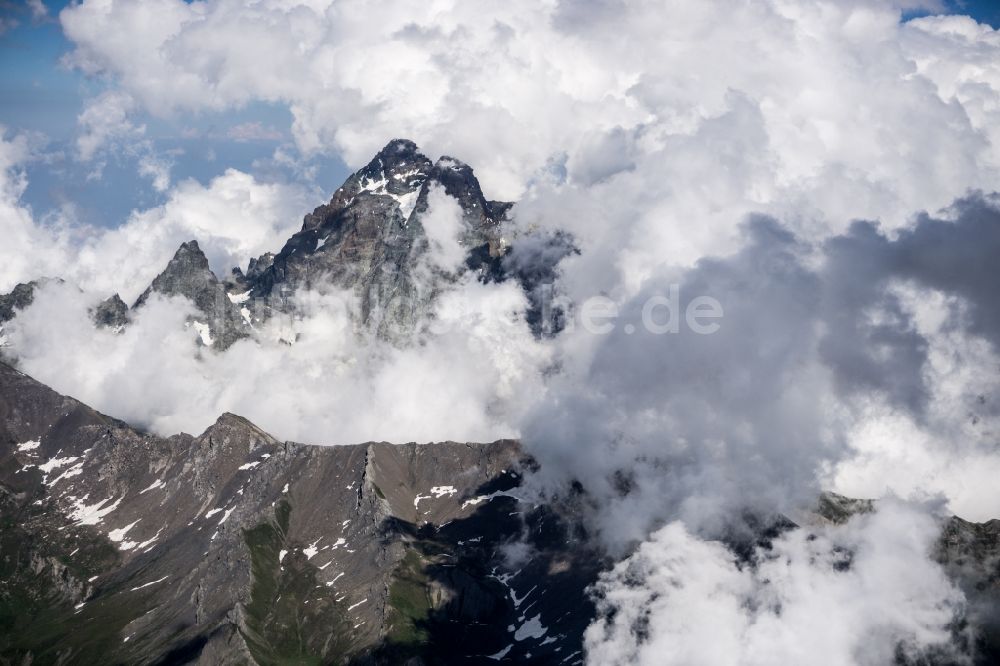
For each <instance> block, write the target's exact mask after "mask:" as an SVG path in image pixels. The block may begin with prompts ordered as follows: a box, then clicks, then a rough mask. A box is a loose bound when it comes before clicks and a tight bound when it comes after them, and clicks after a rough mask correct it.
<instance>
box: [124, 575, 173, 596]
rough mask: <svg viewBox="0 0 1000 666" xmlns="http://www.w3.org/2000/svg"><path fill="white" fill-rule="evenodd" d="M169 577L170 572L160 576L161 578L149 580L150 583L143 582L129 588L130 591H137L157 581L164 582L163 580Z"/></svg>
mask: <svg viewBox="0 0 1000 666" xmlns="http://www.w3.org/2000/svg"><path fill="white" fill-rule="evenodd" d="M169 577H170V576H169V574H168V575H166V576H164V577H163V578H160V579H159V580H154V581H152V582H149V583H143V584H142V585H139V586H138V587H133V588H132V589H131V590H129V592H135V591H136V590H141V589H142V588H144V587H149V586H150V585H156V584H157V583H162V582H163V581H165V580H166V579H167V578H169Z"/></svg>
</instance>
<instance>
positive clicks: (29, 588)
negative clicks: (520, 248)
mask: <svg viewBox="0 0 1000 666" xmlns="http://www.w3.org/2000/svg"><path fill="white" fill-rule="evenodd" d="M530 464H531V463H530V461H529V460H526V459H525V458H524V457H523V455H522V453H521V452H520V449H519V447H518V445H517V443H516V442H512V441H498V442H494V443H492V444H462V443H454V442H446V443H438V444H433V445H417V444H407V445H398V446H394V445H390V444H384V443H370V444H363V445H358V446H346V447H321V446H305V445H301V444H295V443H291V442H280V441H278V440H276V439H274V438H273V437H271V436H270V435H268V434H267V433H265V432H263V431H261V430H260V429H258V428H256V427H255V426H254V425H253V424H251V423H249V422H248V421H246V420H245V419H242V418H240V417H238V416H234V415H231V414H226V415H223V416H222V417H220V418H219V420H218V421H217V422H216V423H215V424H214V425H213V426H211V427H210V428H209V429H208V430H206V431H205V432H204V433H202V434H201V435H199V436H197V437H192V436H190V435H186V434H180V435H176V436H174V437H170V438H166V439H163V438H158V437H154V436H151V435H148V434H144V433H142V432H139V431H137V430H135V429H133V428H130V427H129V426H127V425H126V424H124V423H121V422H119V421H116V420H114V419H112V418H109V417H107V416H104V415H102V414H99V413H97V412H95V411H93V410H91V409H89V408H87V407H86V406H84V405H82V404H80V403H78V402H76V401H74V400H72V399H70V398H67V397H64V396H60V395H58V394H56V393H55V392H53V391H51V390H49V389H48V388H46V387H44V386H42V385H40V384H38V383H37V382H35V381H33V380H32V379H30V378H29V377H27V376H25V375H22V374H21V373H19V372H17V371H16V370H14V369H13V368H11V367H9V366H6V365H0V518H2V522H0V543H2V548H0V580H2V582H3V584H2V587H0V662H4V663H29V662H30V663H34V664H44V663H146V664H152V663H185V662H187V661H195V662H197V663H206V664H220V663H234V664H235V663H240V664H243V663H259V664H277V663H290V662H294V663H401V662H402V661H405V660H406V659H410V658H419V659H420V660H422V661H419V662H413V663H495V662H496V659H491V658H489V655H493V656H494V657H496V656H497V655H502V656H504V658H505V660H506V661H509V662H510V661H517V662H523V663H554V662H556V661H563V660H565V663H575V662H578V661H579V659H578V658H577V657H571V656H570V655H573V654H574V653H576V654H577V656H578V655H579V650H580V644H581V635H582V631H583V629H584V628H585V627H586V624H587V622H588V618H589V617H590V613H589V612H587V608H588V607H589V601H588V599H587V597H586V594H585V587H586V585H587V584H588V583H589V582H590V581H591V580H593V578H594V577H595V575H596V572H597V570H598V569H599V568H600V566H602V564H603V561H602V559H601V558H600V557H599V556H597V554H596V553H595V552H593V551H590V550H588V549H587V548H586V547H583V541H582V538H581V534H579V533H578V532H577V531H576V529H575V528H574V527H573V526H572V522H571V521H570V520H567V518H566V516H565V515H564V514H560V513H559V512H557V511H554V510H553V509H551V508H549V507H536V506H532V505H530V504H527V503H524V502H521V501H520V500H519V499H518V498H517V494H518V493H517V487H518V485H519V482H520V479H521V474H522V471H523V469H524V467H525V465H530ZM522 536H523V537H524V538H525V539H526V542H527V543H529V544H531V545H532V547H533V548H534V550H535V553H534V555H533V557H532V558H531V559H530V561H527V562H524V563H521V564H517V565H516V566H514V567H511V566H508V565H507V564H506V563H505V562H506V561H505V558H504V557H503V554H502V549H501V546H502V545H503V544H504V543H507V542H510V541H513V540H519V539H521V538H522ZM529 655H530V656H529ZM497 659H499V657H497Z"/></svg>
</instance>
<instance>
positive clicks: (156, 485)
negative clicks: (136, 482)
mask: <svg viewBox="0 0 1000 666" xmlns="http://www.w3.org/2000/svg"><path fill="white" fill-rule="evenodd" d="M165 485H166V484H165V483H163V481H161V480H160V479H157V480H156V481H153V482H152V483H151V484H149V485H148V486H147V487H146V488H143V489H142V490H140V491H139V494H140V495H142V494H144V493H148V492H149V491H150V490H156V489H157V488H163V487H164V486H165Z"/></svg>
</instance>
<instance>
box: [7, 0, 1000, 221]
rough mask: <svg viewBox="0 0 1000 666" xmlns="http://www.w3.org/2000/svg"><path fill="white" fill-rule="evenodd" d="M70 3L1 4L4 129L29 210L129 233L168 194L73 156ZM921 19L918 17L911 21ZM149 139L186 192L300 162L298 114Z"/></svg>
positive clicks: (991, 14)
mask: <svg viewBox="0 0 1000 666" xmlns="http://www.w3.org/2000/svg"><path fill="white" fill-rule="evenodd" d="M67 4H68V3H67V2H66V1H65V0H48V1H46V2H45V6H46V8H47V10H48V14H49V15H48V17H46V18H45V19H42V20H38V19H34V18H33V17H32V14H31V12H30V10H29V9H28V7H27V5H26V4H25V3H24V2H9V1H6V0H0V20H2V25H3V26H4V30H3V33H2V34H0V124H3V125H4V126H6V127H7V129H8V131H16V132H25V131H26V132H31V133H35V134H36V136H37V138H38V141H39V142H43V143H44V144H45V149H44V151H43V152H44V155H45V159H43V160H39V161H36V162H34V163H32V164H31V165H29V167H28V169H27V175H28V178H29V187H28V189H27V191H26V192H25V195H24V198H25V201H26V202H27V203H28V204H29V205H30V206H31V207H32V209H33V210H34V211H35V214H36V216H38V217H44V216H45V215H46V213H48V212H49V211H52V210H55V209H58V208H59V207H60V206H63V205H66V204H72V205H73V207H74V209H75V214H76V215H77V216H78V218H79V219H80V221H82V222H86V223H90V224H98V225H102V226H115V225H118V224H120V223H121V222H122V221H123V220H124V219H125V218H126V217H127V216H128V214H129V212H130V211H131V210H133V209H136V208H148V207H150V206H154V205H157V204H158V203H161V202H162V201H163V199H164V196H165V195H164V194H163V193H160V192H157V191H155V190H154V189H153V188H152V187H151V182H150V180H149V179H148V178H142V177H139V176H138V175H137V174H136V161H135V158H134V157H129V156H126V155H117V156H112V157H111V158H110V159H108V160H107V161H106V163H105V164H104V166H103V169H102V170H101V177H99V178H98V177H94V176H95V169H94V165H93V164H81V163H80V162H79V161H78V160H76V159H74V157H73V143H72V142H73V140H74V137H75V134H76V131H77V116H78V115H79V113H80V112H81V110H82V108H83V106H84V102H85V100H86V99H88V98H91V97H93V96H94V95H96V94H98V93H99V92H100V91H101V90H103V89H104V87H105V82H102V81H100V80H91V79H88V78H87V77H86V76H84V75H83V74H81V73H80V72H77V71H73V70H70V69H68V68H66V67H64V66H62V65H61V64H60V60H61V58H62V57H63V56H64V55H65V54H66V53H67V52H69V51H70V50H71V44H70V43H69V41H68V40H67V39H66V38H65V37H64V35H63V33H62V30H61V29H60V26H59V23H58V13H59V11H60V10H61V9H62V8H63V7H65V6H66V5H67ZM950 6H951V7H953V10H954V11H955V12H956V13H965V14H969V15H971V16H973V17H974V18H976V19H977V20H979V21H982V22H988V23H990V24H991V25H993V26H994V27H997V26H1000V0H952V2H951V3H950ZM915 15H919V13H913V14H908V15H907V16H906V18H910V17H912V16H915ZM139 120H140V122H142V123H143V124H145V126H146V136H147V137H148V138H149V140H150V141H151V142H152V145H153V148H154V150H155V152H156V153H157V154H158V155H161V156H167V157H168V158H169V160H170V161H171V162H172V168H171V177H172V182H174V183H176V182H177V181H179V180H183V179H185V178H194V179H197V180H198V181H200V182H202V183H205V182H207V181H209V180H210V179H211V178H212V177H214V176H216V175H218V174H220V173H222V172H223V171H224V170H225V169H227V168H236V169H240V170H242V171H247V172H250V173H253V174H254V175H255V176H258V177H263V178H268V179H281V178H288V177H290V174H288V173H287V172H285V171H284V170H283V169H282V168H281V167H279V166H277V165H275V164H274V162H273V160H272V159H271V157H272V156H273V154H274V151H275V149H277V148H279V147H283V149H284V150H286V151H288V152H291V153H293V154H294V153H295V148H294V145H293V143H292V141H291V136H290V133H289V127H290V124H291V115H290V113H289V112H288V110H287V109H286V108H284V107H281V106H278V105H268V104H262V103H254V104H250V105H248V106H247V107H246V108H243V109H239V110H236V111H227V112H225V113H222V114H213V113H201V114H197V115H192V114H188V115H185V116H184V117H181V118H173V119H162V118H154V117H150V116H146V117H142V118H140V119H139ZM244 123H259V124H260V126H261V127H264V128H266V129H268V130H274V132H275V133H276V134H275V137H274V138H258V139H252V140H241V141H237V140H234V139H232V138H230V137H228V136H227V132H228V131H229V130H230V129H231V128H233V127H234V126H237V125H240V124H244ZM314 166H315V167H316V173H317V176H316V181H315V184H317V185H319V186H320V188H321V189H322V190H324V191H326V192H330V191H332V190H333V189H334V188H336V187H337V186H338V185H339V184H340V182H341V181H342V179H343V178H344V177H345V176H346V174H347V172H348V170H347V168H346V166H345V165H344V164H343V162H341V161H340V160H339V159H337V158H336V157H320V158H316V159H315V160H314Z"/></svg>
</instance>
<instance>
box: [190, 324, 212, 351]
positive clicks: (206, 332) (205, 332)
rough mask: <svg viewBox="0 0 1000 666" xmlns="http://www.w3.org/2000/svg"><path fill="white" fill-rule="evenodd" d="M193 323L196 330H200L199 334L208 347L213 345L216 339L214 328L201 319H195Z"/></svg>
mask: <svg viewBox="0 0 1000 666" xmlns="http://www.w3.org/2000/svg"><path fill="white" fill-rule="evenodd" d="M191 325H192V326H194V330H196V331H198V335H199V336H200V337H201V341H202V343H203V344H204V345H205V346H206V347H211V346H212V343H213V342H215V340H213V339H212V329H210V328H209V327H208V324H203V323H201V322H200V321H193V322H191Z"/></svg>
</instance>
